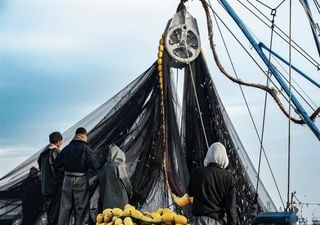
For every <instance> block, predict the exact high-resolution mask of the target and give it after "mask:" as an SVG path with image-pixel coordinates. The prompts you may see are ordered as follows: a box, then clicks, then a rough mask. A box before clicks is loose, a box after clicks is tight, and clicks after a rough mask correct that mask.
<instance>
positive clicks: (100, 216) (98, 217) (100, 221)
mask: <svg viewBox="0 0 320 225" xmlns="http://www.w3.org/2000/svg"><path fill="white" fill-rule="evenodd" d="M96 220H97V223H102V222H103V214H102V213H99V214H98V215H97V218H96Z"/></svg>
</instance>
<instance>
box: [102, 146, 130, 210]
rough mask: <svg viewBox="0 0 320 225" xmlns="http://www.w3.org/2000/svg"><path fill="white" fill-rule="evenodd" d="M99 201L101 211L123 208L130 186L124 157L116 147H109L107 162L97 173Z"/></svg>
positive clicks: (128, 196)
mask: <svg viewBox="0 0 320 225" xmlns="http://www.w3.org/2000/svg"><path fill="white" fill-rule="evenodd" d="M99 185H100V199H101V202H102V207H103V209H106V208H124V206H125V204H127V203H128V202H129V198H130V195H131V193H132V186H131V183H130V178H129V175H128V171H127V167H126V156H125V154H124V152H123V151H121V149H120V148H119V147H118V146H117V145H114V144H112V145H110V146H109V152H108V155H107V161H106V162H105V163H104V165H103V166H102V167H101V169H100V171H99Z"/></svg>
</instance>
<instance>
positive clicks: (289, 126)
mask: <svg viewBox="0 0 320 225" xmlns="http://www.w3.org/2000/svg"><path fill="white" fill-rule="evenodd" d="M291 35H292V0H290V1H289V115H291V105H290V104H291V72H292V68H291V67H292V64H291V63H292V58H291V57H292V51H291V50H292V49H291ZM290 175H291V121H290V120H288V187H287V210H289V208H290Z"/></svg>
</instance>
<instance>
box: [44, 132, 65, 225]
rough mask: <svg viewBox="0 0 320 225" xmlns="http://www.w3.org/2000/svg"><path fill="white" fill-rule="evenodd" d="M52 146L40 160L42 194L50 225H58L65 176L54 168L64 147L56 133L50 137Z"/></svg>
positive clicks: (58, 133) (58, 134) (47, 148)
mask: <svg viewBox="0 0 320 225" xmlns="http://www.w3.org/2000/svg"><path fill="white" fill-rule="evenodd" d="M49 141H50V144H49V145H48V146H47V147H46V148H45V149H44V150H43V151H42V152H41V153H40V156H39V158H38V164H39V169H40V172H41V193H42V195H43V196H44V198H45V206H46V211H47V220H48V225H57V224H58V216H59V206H60V199H61V188H62V179H63V175H62V174H61V173H60V172H59V171H57V170H56V169H55V167H54V161H55V159H56V158H57V156H58V154H59V152H60V147H61V145H62V135H61V133H60V132H58V131H55V132H52V133H51V134H50V135H49Z"/></svg>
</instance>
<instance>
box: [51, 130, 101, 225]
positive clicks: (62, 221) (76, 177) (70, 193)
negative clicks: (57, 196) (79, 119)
mask: <svg viewBox="0 0 320 225" xmlns="http://www.w3.org/2000/svg"><path fill="white" fill-rule="evenodd" d="M55 165H56V167H57V168H63V171H64V179H63V186H62V195H61V204H60V211H59V222H58V224H59V225H68V224H69V220H70V215H71V211H72V210H73V211H74V217H75V218H74V219H75V223H74V224H75V225H84V224H89V203H90V202H89V201H90V200H89V177H88V172H89V170H93V169H95V163H94V156H93V151H92V149H91V148H90V146H89V145H88V143H87V131H86V129H84V128H82V127H80V128H78V129H77V130H76V134H75V137H74V138H73V140H72V141H71V142H70V143H69V145H67V146H66V147H65V148H64V149H62V151H61V153H60V154H59V155H58V157H57V159H56V161H55Z"/></svg>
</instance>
